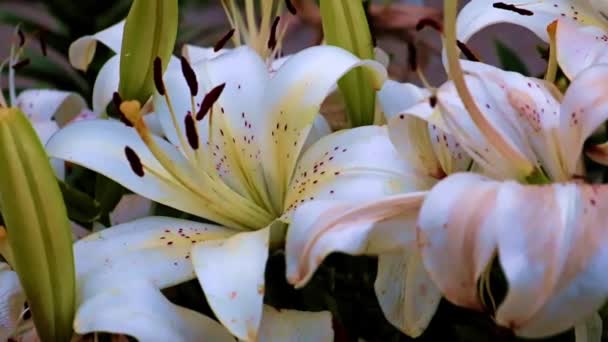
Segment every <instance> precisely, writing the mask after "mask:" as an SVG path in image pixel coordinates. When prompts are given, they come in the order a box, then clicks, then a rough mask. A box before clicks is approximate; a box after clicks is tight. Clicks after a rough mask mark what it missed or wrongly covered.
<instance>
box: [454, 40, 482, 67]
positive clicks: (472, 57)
mask: <svg viewBox="0 0 608 342" xmlns="http://www.w3.org/2000/svg"><path fill="white" fill-rule="evenodd" d="M456 45H458V48H459V49H460V51H461V52H462V53H463V54H464V55H465V56H466V57H467V59H468V60H470V61H473V62H479V58H478V57H477V55H475V53H473V51H472V50H471V49H469V47H468V46H467V45H466V44H465V43H463V42H461V41H460V40H457V41H456Z"/></svg>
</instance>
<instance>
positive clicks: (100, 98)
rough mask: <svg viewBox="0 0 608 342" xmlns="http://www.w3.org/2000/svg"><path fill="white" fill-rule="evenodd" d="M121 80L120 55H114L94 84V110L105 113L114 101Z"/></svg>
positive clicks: (102, 68) (101, 70)
mask: <svg viewBox="0 0 608 342" xmlns="http://www.w3.org/2000/svg"><path fill="white" fill-rule="evenodd" d="M119 81H120V55H116V56H112V57H111V58H110V59H108V61H107V62H106V63H105V64H104V65H103V66H102V67H101V69H100V70H99V73H98V74H97V78H96V79H95V84H94V85H93V100H92V101H93V111H94V112H96V113H104V112H105V111H106V107H107V106H108V104H109V103H110V101H112V96H113V95H114V92H116V91H118V83H119Z"/></svg>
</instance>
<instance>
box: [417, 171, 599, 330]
mask: <svg viewBox="0 0 608 342" xmlns="http://www.w3.org/2000/svg"><path fill="white" fill-rule="evenodd" d="M446 197H447V200H446ZM607 205H608V189H607V188H606V187H604V186H592V185H580V184H575V183H565V184H564V183H561V184H553V185H550V186H524V185H520V184H518V183H516V182H513V181H510V182H505V183H499V182H494V181H489V180H487V179H483V178H481V177H479V176H475V175H467V174H459V175H455V176H451V177H449V178H448V179H446V180H445V181H442V182H441V183H439V184H438V185H437V186H436V187H435V188H434V189H433V190H432V191H431V193H430V195H429V196H428V201H426V202H425V204H424V205H423V207H422V210H421V214H420V220H419V226H420V232H419V243H420V244H421V247H422V255H423V260H424V262H425V265H426V267H427V270H428V271H429V274H430V275H431V278H432V279H433V280H434V281H435V282H436V284H437V285H438V286H439V288H440V289H442V292H443V293H444V294H445V296H446V298H447V299H449V300H451V301H453V302H455V303H457V304H460V305H464V306H468V307H472V308H478V309H480V308H481V303H480V301H479V299H478V294H477V291H476V287H477V281H478V280H479V277H480V276H481V275H482V273H483V270H484V269H485V268H486V267H489V263H490V261H491V260H492V258H493V255H494V253H495V252H497V254H498V258H499V261H500V266H501V267H502V270H503V273H504V274H505V277H506V280H507V283H508V292H507V295H506V297H505V299H504V300H503V302H502V303H501V304H500V305H499V307H498V310H497V312H496V321H497V323H498V324H501V325H503V326H506V327H509V328H511V329H513V330H514V331H515V333H516V334H517V335H520V336H524V337H542V336H549V335H554V334H557V333H560V332H562V331H565V330H567V329H570V328H571V327H573V326H574V325H575V324H576V323H578V322H580V321H581V320H583V319H585V318H586V317H589V315H591V314H592V313H593V312H595V311H596V310H597V309H599V307H600V306H601V305H602V303H603V301H604V300H605V298H606V296H607V295H608V283H607V282H606V281H605V279H604V278H605V273H604V272H603V270H604V269H605V268H606V267H608V252H606V251H605V249H604V248H602V246H604V244H605V243H606V242H608V234H606V232H605V230H604V229H603V226H602V224H601V223H600V222H604V221H605V220H606V218H605V216H606V206H607Z"/></svg>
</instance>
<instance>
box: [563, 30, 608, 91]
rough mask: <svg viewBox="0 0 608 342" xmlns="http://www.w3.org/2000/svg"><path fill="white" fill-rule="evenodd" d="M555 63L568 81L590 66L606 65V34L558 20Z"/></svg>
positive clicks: (607, 46) (607, 40) (607, 44)
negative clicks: (556, 62)
mask: <svg viewBox="0 0 608 342" xmlns="http://www.w3.org/2000/svg"><path fill="white" fill-rule="evenodd" d="M556 44H557V45H556V50H557V61H558V63H559V65H560V67H561V68H562V70H563V71H564V73H565V74H566V76H568V78H569V79H571V80H572V79H574V78H575V77H576V76H577V75H578V74H580V73H581V72H582V71H583V70H585V69H587V68H588V67H590V66H593V65H595V64H601V63H608V52H607V50H608V32H606V31H605V30H603V29H601V28H599V27H594V26H583V25H576V24H575V23H573V22H571V21H570V20H560V21H559V22H558V24H557V31H556Z"/></svg>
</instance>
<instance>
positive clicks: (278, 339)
mask: <svg viewBox="0 0 608 342" xmlns="http://www.w3.org/2000/svg"><path fill="white" fill-rule="evenodd" d="M333 340H334V331H333V328H332V319H331V313H330V312H328V311H322V312H306V311H296V310H284V309H283V310H278V309H275V308H273V307H270V306H268V305H264V315H263V317H262V324H261V325H260V332H259V335H258V341H260V342H283V341H315V342H317V341H318V342H331V341H333Z"/></svg>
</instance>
